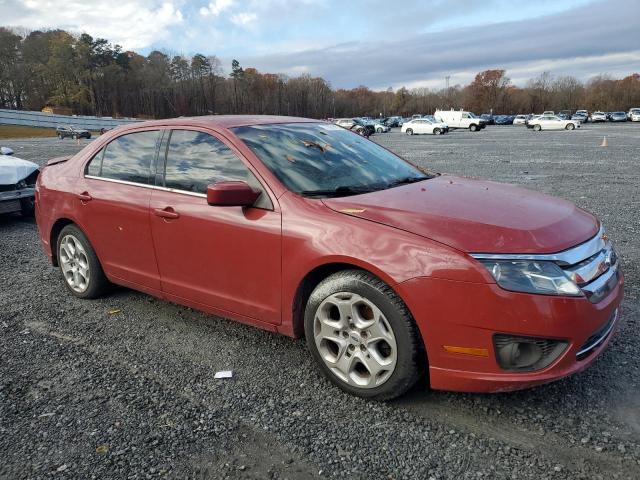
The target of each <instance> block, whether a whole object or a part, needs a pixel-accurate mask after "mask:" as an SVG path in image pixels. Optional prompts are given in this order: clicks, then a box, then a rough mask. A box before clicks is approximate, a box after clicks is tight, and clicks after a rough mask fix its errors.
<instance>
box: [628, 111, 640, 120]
mask: <svg viewBox="0 0 640 480" xmlns="http://www.w3.org/2000/svg"><path fill="white" fill-rule="evenodd" d="M627 118H628V119H629V120H631V121H632V122H640V108H630V109H629V113H627Z"/></svg>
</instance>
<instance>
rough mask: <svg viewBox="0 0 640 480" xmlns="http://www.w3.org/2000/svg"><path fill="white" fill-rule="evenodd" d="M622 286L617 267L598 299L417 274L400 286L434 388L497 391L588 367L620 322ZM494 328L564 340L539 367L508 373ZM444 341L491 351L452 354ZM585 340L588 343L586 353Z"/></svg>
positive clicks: (528, 384) (606, 343)
mask: <svg viewBox="0 0 640 480" xmlns="http://www.w3.org/2000/svg"><path fill="white" fill-rule="evenodd" d="M623 285H624V278H623V276H622V273H620V274H619V276H618V282H617V284H615V285H614V286H613V288H612V289H611V290H610V291H609V292H608V294H607V295H606V296H605V297H604V298H603V299H602V300H600V301H599V302H598V303H591V302H590V301H589V300H588V299H587V298H586V297H562V296H552V295H534V294H526V293H516V292H509V291H506V290H503V289H501V288H500V287H499V286H498V285H496V284H478V283H468V282H460V281H451V280H444V279H435V278H415V279H412V280H408V281H406V282H403V283H401V284H399V285H398V286H397V288H398V293H399V294H400V296H401V297H402V298H404V299H405V301H406V302H407V305H408V306H409V309H410V310H411V312H412V314H413V316H414V318H415V319H416V322H417V324H418V327H419V329H420V332H421V334H422V338H423V340H424V343H425V347H426V350H427V356H428V361H429V380H430V385H431V387H432V388H434V389H437V390H451V391H461V392H502V391H510V390H520V389H524V388H529V387H532V386H535V385H540V384H544V383H548V382H552V381H554V380H558V379H560V378H563V377H566V376H568V375H572V374H574V373H577V372H579V371H581V370H584V369H585V368H587V367H588V366H589V365H590V364H591V363H592V362H593V361H594V360H595V359H596V358H597V357H598V355H600V353H602V351H603V350H604V349H605V348H606V347H607V345H608V343H609V341H610V339H611V338H612V336H613V333H614V331H615V329H616V328H617V314H616V312H617V309H618V307H619V305H620V302H621V301H622V295H623ZM610 321H611V328H610V329H609V331H608V332H606V333H607V334H606V335H604V336H603V338H597V340H598V341H597V343H593V341H594V338H596V337H594V335H595V334H598V333H602V332H603V331H604V330H605V328H604V327H606V326H607V324H608V323H609V322H610ZM496 333H506V334H512V335H519V336H531V337H540V338H546V339H557V340H564V341H566V342H568V346H567V347H566V349H565V350H564V351H563V352H562V354H561V355H560V356H559V357H558V358H556V359H555V360H554V361H553V362H552V363H551V364H550V365H549V366H547V367H545V368H543V369H541V370H536V371H532V372H510V371H505V370H503V369H502V368H500V366H499V365H498V362H497V359H496V352H495V349H494V344H493V336H494V334H496ZM590 341H591V343H593V345H589V343H590ZM445 345H455V346H462V347H468V348H479V349H486V350H487V351H488V355H487V356H474V355H468V354H463V353H451V352H449V351H446V350H445V349H444V346H445ZM587 346H590V347H591V348H589V350H588V352H584V351H583V350H584V349H585V348H586V347H587ZM585 353H586V354H585Z"/></svg>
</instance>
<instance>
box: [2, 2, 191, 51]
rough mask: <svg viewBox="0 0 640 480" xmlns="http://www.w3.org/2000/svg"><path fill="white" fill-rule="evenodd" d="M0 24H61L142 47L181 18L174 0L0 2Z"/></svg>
mask: <svg viewBox="0 0 640 480" xmlns="http://www.w3.org/2000/svg"><path fill="white" fill-rule="evenodd" d="M0 18H1V19H2V24H3V25H10V26H14V27H23V28H26V29H30V30H35V29H47V28H62V29H65V30H68V31H72V32H76V33H82V32H86V33H88V34H90V35H92V36H93V37H102V38H106V39H108V40H109V41H111V42H113V43H117V44H119V45H121V46H122V47H123V48H125V49H135V48H144V47H147V46H149V45H152V44H153V43H155V42H157V41H158V40H161V39H164V38H166V37H167V36H168V30H169V28H170V27H172V26H174V25H178V24H180V23H182V21H183V15H182V12H181V11H180V9H179V8H178V7H177V6H176V2H175V1H174V0H164V1H162V0H122V1H120V2H118V3H109V2H104V1H90V0H68V1H66V2H65V3H64V5H61V4H60V3H59V2H55V1H51V0H16V1H15V2H12V5H8V4H7V3H5V2H0Z"/></svg>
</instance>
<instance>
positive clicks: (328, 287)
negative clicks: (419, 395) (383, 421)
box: [305, 270, 426, 400]
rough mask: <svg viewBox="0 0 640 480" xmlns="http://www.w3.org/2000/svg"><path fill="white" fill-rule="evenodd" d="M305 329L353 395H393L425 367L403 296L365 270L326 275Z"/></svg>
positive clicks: (336, 379) (320, 357) (327, 367)
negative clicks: (399, 295) (401, 297)
mask: <svg viewBox="0 0 640 480" xmlns="http://www.w3.org/2000/svg"><path fill="white" fill-rule="evenodd" d="M305 334H306V340H307V346H308V347H309V350H310V351H311V355H312V356H313V358H314V360H315V361H316V362H317V363H318V365H319V367H320V370H321V371H322V373H323V374H324V375H325V376H326V377H327V378H328V379H329V380H330V381H331V382H332V383H334V384H335V385H337V386H338V387H339V388H340V389H342V390H344V391H345V392H347V393H350V394H352V395H357V396H360V397H364V398H371V399H375V400H389V399H392V398H394V397H397V396H400V395H402V394H403V393H405V392H406V391H407V390H409V389H410V388H411V387H412V386H413V385H414V384H415V383H416V381H417V380H418V379H419V378H420V376H421V374H422V372H423V371H424V366H425V365H424V364H425V358H426V356H425V353H424V348H423V344H422V339H421V337H420V333H419V331H418V328H417V326H416V324H415V322H414V320H413V318H412V317H411V313H410V312H409V310H408V308H407V306H406V305H405V304H404V302H403V301H402V299H400V297H398V296H397V295H396V293H395V292H394V291H393V290H392V289H391V288H390V287H389V286H388V285H387V284H386V283H384V282H383V281H382V280H380V279H379V278H377V277H375V276H374V275H372V274H370V273H368V272H364V271H361V270H344V271H342V272H338V273H335V274H333V275H331V276H329V277H327V278H326V279H324V280H323V281H322V282H321V283H320V284H319V285H318V286H317V287H316V288H315V290H314V291H313V292H312V294H311V296H310V297H309V301H308V302H307V305H306V309H305Z"/></svg>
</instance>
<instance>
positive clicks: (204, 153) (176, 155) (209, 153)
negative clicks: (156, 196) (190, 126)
mask: <svg viewBox="0 0 640 480" xmlns="http://www.w3.org/2000/svg"><path fill="white" fill-rule="evenodd" d="M232 180H242V181H245V182H248V183H250V184H251V183H253V181H254V180H253V175H252V174H251V172H250V171H249V169H247V167H246V166H245V165H244V164H243V163H242V161H241V160H240V159H239V158H238V157H237V156H236V154H235V153H233V151H232V150H231V149H230V148H229V147H227V146H226V145H225V144H224V143H222V142H221V141H220V140H218V139H217V138H215V137H212V136H211V135H209V134H207V133H203V132H196V131H192V130H172V132H171V138H170V140H169V147H168V149H167V163H166V167H165V187H167V188H173V189H176V190H184V191H187V192H195V193H206V191H207V186H208V185H209V184H211V183H216V182H224V181H232Z"/></svg>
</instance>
